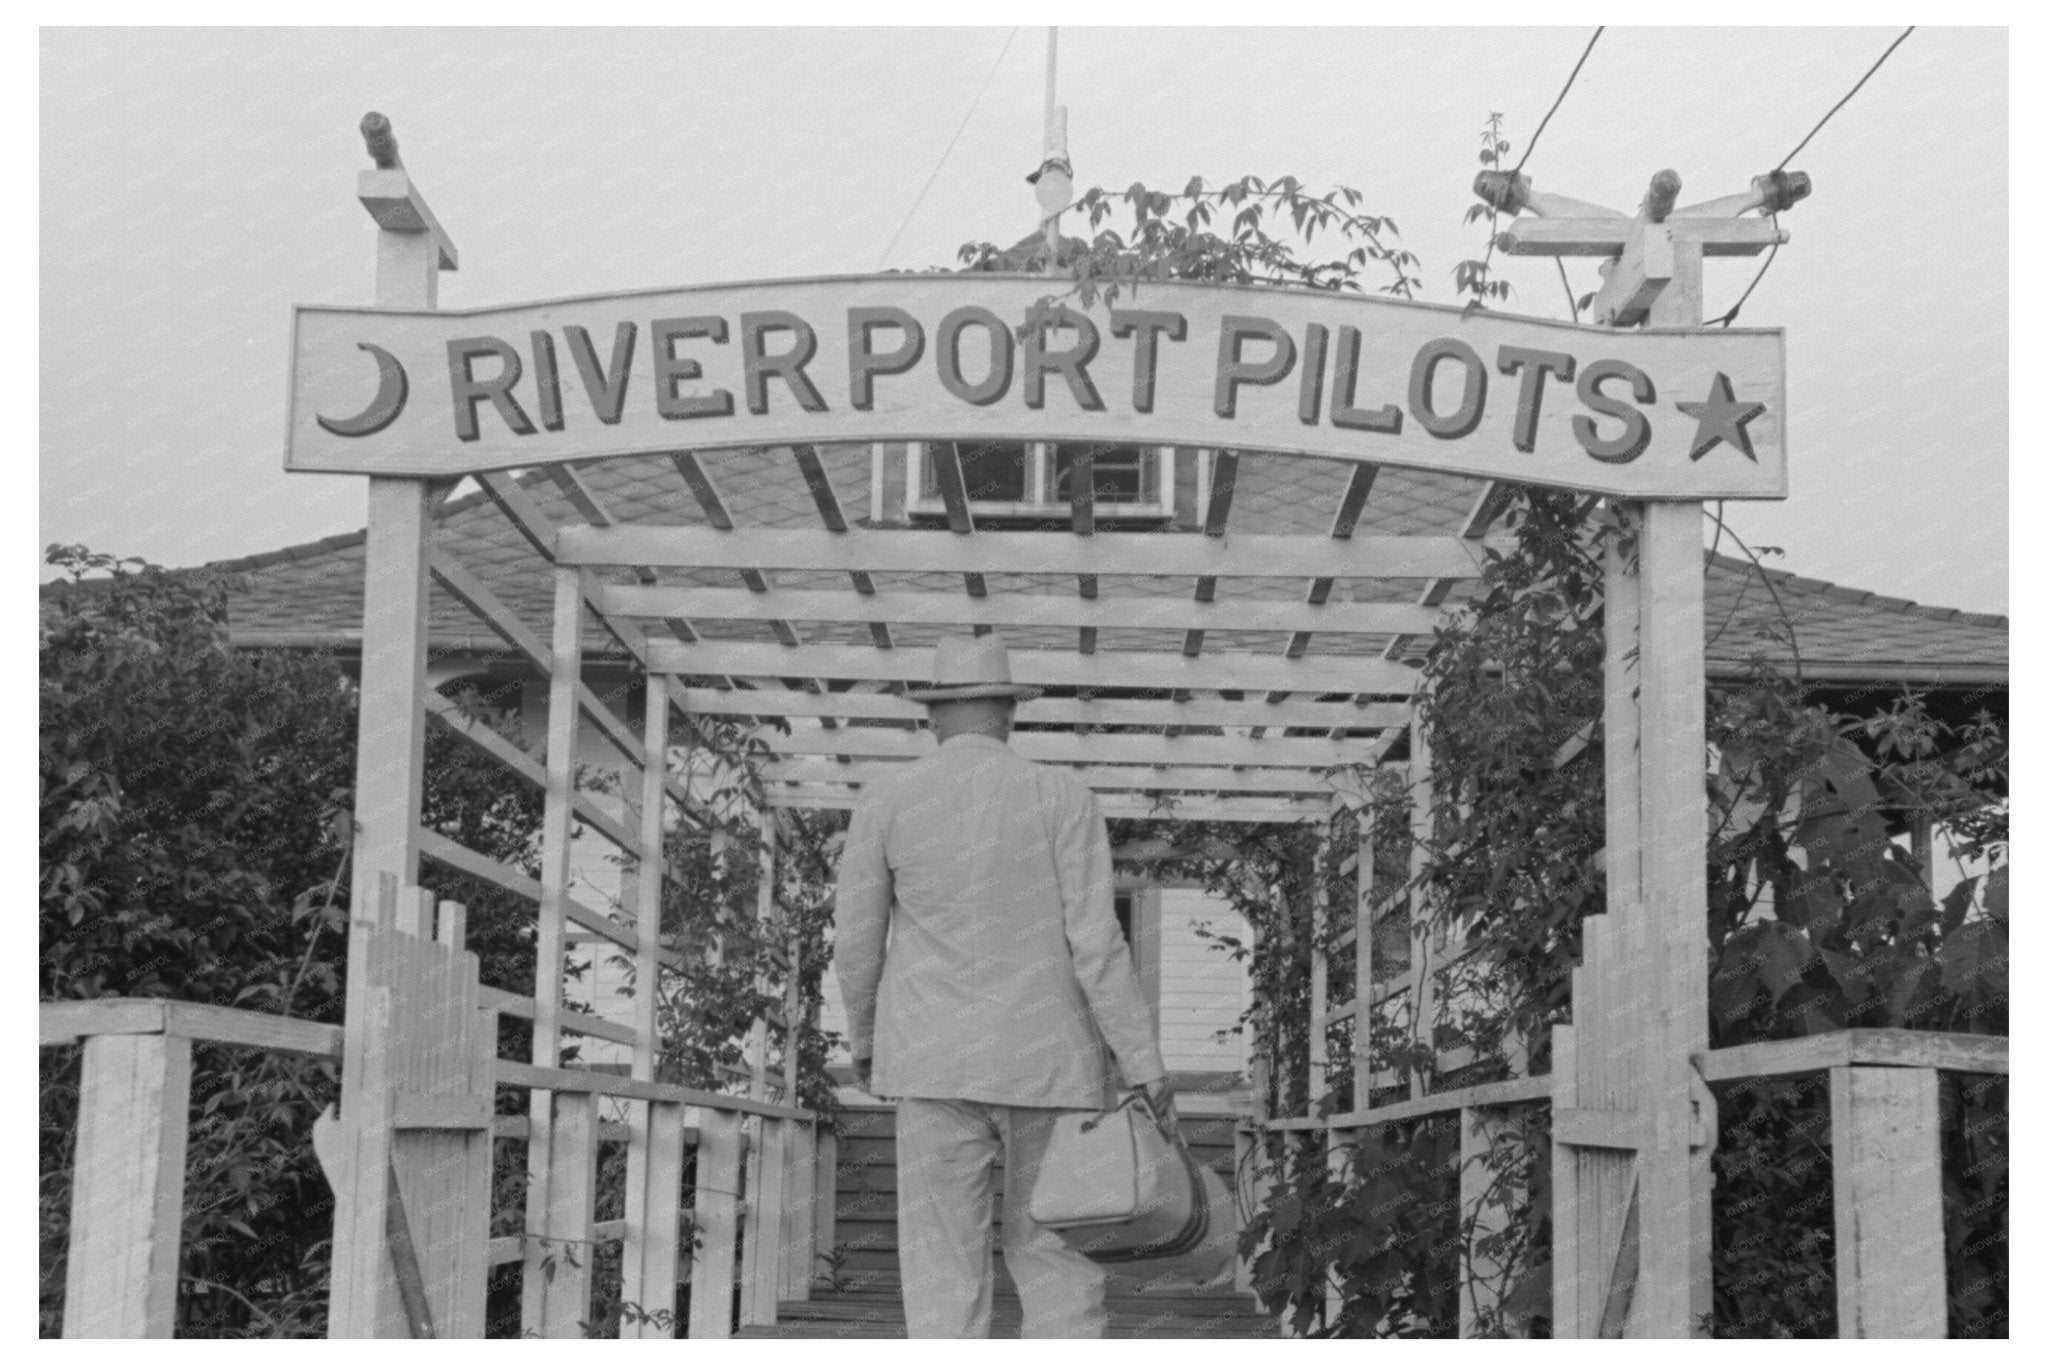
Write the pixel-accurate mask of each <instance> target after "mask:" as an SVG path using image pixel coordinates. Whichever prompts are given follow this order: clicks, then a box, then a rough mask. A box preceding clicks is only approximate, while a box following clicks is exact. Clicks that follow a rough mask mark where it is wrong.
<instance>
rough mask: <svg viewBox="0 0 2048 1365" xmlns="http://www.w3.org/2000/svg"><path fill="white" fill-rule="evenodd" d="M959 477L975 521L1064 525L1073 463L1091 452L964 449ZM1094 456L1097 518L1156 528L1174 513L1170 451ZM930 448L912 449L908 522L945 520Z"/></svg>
mask: <svg viewBox="0 0 2048 1365" xmlns="http://www.w3.org/2000/svg"><path fill="white" fill-rule="evenodd" d="M955 448H956V449H957V450H958V451H959V454H960V473H961V477H962V479H963V481H964V482H965V483H966V485H967V502H968V506H969V507H970V508H971V509H972V510H973V512H974V513H975V515H976V516H977V517H987V518H990V519H994V520H1000V519H1004V518H1017V519H1020V520H1031V519H1040V520H1042V519H1044V518H1046V517H1062V518H1063V517H1068V516H1071V515H1072V510H1073V505H1074V498H1073V483H1074V458H1075V456H1076V455H1078V454H1080V453H1081V452H1082V451H1084V450H1087V449H1090V447H1087V446H1080V445H1072V444H1068V445H1056V444H1053V443H1051V442H1043V441H961V442H959V443H958V444H957V445H956V447H955ZM1092 449H1093V450H1094V453H1095V461H1094V477H1093V479H1092V480H1091V484H1092V486H1093V488H1094V490H1095V499H1094V501H1095V515H1096V516H1097V517H1098V518H1100V519H1104V520H1110V521H1114V520H1118V519H1125V520H1130V519H1137V520H1145V519H1151V520H1154V521H1156V520H1160V519H1163V518H1167V517H1171V516H1172V515H1173V512H1174V506H1173V501H1174V491H1173V490H1174V477H1173V467H1174V456H1175V451H1174V449H1173V447H1171V446H1166V447H1151V446H1137V445H1108V446H1095V447H1092ZM930 450H931V447H930V446H929V445H926V444H923V443H917V442H913V443H912V444H911V445H910V447H909V455H908V459H909V462H910V468H909V470H908V474H909V478H908V479H907V480H906V485H907V487H909V488H910V489H913V490H915V492H914V494H913V495H912V496H911V498H910V500H909V507H908V509H907V510H908V511H909V512H910V514H911V515H912V516H919V517H939V516H944V515H945V513H946V502H945V495H944V494H943V493H942V492H941V491H940V488H939V478H938V462H937V461H936V460H934V459H931V458H929V455H930Z"/></svg>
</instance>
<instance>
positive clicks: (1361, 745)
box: [762, 726, 1378, 769]
mask: <svg viewBox="0 0 2048 1365" xmlns="http://www.w3.org/2000/svg"><path fill="white" fill-rule="evenodd" d="M762 738H763V739H765V740H766V741H767V743H768V746H769V748H770V749H771V750H772V751H773V752H774V754H775V755H776V756H777V757H789V756H795V755H800V754H833V755H845V756H847V757H851V758H923V757H925V756H927V755H929V754H935V753H937V752H938V748H939V746H938V739H937V737H936V736H935V735H933V734H932V733H931V732H930V731H928V730H927V731H908V730H884V729H879V728H877V727H874V726H858V727H852V728H848V729H842V730H829V731H828V730H811V729H805V730H798V731H795V732H794V733H792V734H788V735H783V734H767V735H764V736H762ZM1009 743H1010V748H1011V749H1013V750H1014V751H1016V752H1017V753H1019V754H1021V755H1023V756H1024V757H1025V758H1029V759H1032V760H1034V761H1036V762H1039V763H1171V764H1187V765H1196V764H1219V765H1227V766H1239V767H1258V768H1303V769H1324V768H1335V767H1347V766H1350V765H1352V764H1359V763H1366V762H1369V761H1370V758H1371V753H1372V750H1373V749H1375V748H1377V747H1378V745H1377V742H1376V741H1373V740H1365V739H1349V740H1334V739H1240V738H1237V737H1234V736H1228V735H1182V736H1179V737H1177V738H1169V737H1167V736H1165V735H1063V734H1056V733H1055V734H1048V733H1045V732H1043V731H1031V730H1027V731H1023V732H1021V733H1013V734H1012V735H1011V736H1010V741H1009Z"/></svg>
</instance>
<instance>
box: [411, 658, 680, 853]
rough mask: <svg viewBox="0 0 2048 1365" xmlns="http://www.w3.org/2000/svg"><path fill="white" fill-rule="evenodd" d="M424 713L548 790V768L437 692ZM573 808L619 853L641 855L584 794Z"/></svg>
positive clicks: (633, 842)
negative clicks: (615, 847)
mask: <svg viewBox="0 0 2048 1365" xmlns="http://www.w3.org/2000/svg"><path fill="white" fill-rule="evenodd" d="M427 714H428V715H430V716H432V717H433V718H434V719H435V720H438V721H439V722H441V724H442V725H443V726H445V727H447V729H449V730H450V731H452V732H453V733H454V734H456V735H459V736H461V737H462V738H463V739H464V740H466V741H468V742H469V743H470V744H472V745H474V746H475V747H476V748H478V749H481V750H482V751H483V752H484V753H486V754H489V755H490V756H491V757H492V758H494V759H496V760H497V761H498V762H499V763H500V764H502V765H503V766H504V767H505V769H506V771H508V772H510V773H511V774H512V775H513V776H514V777H517V778H518V779H519V780H520V781H522V782H524V783H526V784H527V785H528V786H530V787H532V788H534V789H535V790H536V791H546V790H547V785H548V775H547V769H545V768H543V767H542V766H541V764H540V762H539V760H537V759H535V758H534V757H533V755H531V754H529V753H527V752H526V751H525V750H524V749H522V748H520V747H519V746H518V745H516V744H514V743H513V742H512V741H511V740H509V739H507V738H505V737H504V736H503V735H501V734H499V733H498V732H497V731H495V730H493V729H491V728H490V727H489V726H488V725H485V724H484V723H483V722H481V721H479V720H475V719H473V718H471V717H469V716H466V715H464V714H463V713H462V708H461V707H459V706H457V705H456V704H455V703H454V702H452V701H450V700H448V698H446V697H444V696H442V695H441V694H440V693H438V692H430V693H428V694H427ZM575 806H576V818H577V819H579V820H581V821H583V823H584V824H586V825H589V826H590V827H591V828H592V829H594V830H596V831H597V832H598V833H599V834H602V835H603V836H604V837H605V838H607V839H609V840H610V841H611V842H612V843H613V844H614V845H616V846H617V848H618V850H619V851H620V852H621V853H624V854H626V855H627V856H628V857H635V858H637V857H639V856H640V842H639V840H638V839H636V838H635V837H634V836H633V835H632V833H631V832H629V831H628V830H627V829H626V827H625V826H624V825H622V824H620V823H619V822H618V821H617V820H614V819H613V818H612V817H611V816H609V815H607V814H606V813H605V812H604V811H603V810H601V809H600V808H599V807H598V805H597V803H596V802H595V801H592V800H591V799H590V797H589V796H588V795H587V794H585V793H583V792H578V793H577V794H576V799H575Z"/></svg>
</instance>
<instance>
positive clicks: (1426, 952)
mask: <svg viewBox="0 0 2048 1365" xmlns="http://www.w3.org/2000/svg"><path fill="white" fill-rule="evenodd" d="M1434 792H1435V784H1434V783H1433V782H1432V781H1431V779H1430V753H1429V734H1428V732H1427V731H1426V730H1425V729H1424V728H1423V725H1422V717H1421V716H1420V715H1418V714H1417V713H1416V712H1415V710H1414V708H1413V707H1411V708H1410V709H1409V713H1408V799H1409V802H1410V804H1409V808H1408V824H1409V831H1410V838H1411V841H1412V842H1411V843H1410V844H1409V847H1408V877H1409V880H1410V881H1411V882H1413V883H1414V885H1413V886H1412V887H1411V888H1410V890H1409V892H1408V945H1409V946H1408V1008H1409V1010H1410V1013H1411V1018H1412V1020H1413V1035H1412V1036H1413V1037H1414V1038H1415V1039H1416V1040H1417V1041H1418V1042H1420V1043H1421V1044H1422V1045H1423V1047H1424V1048H1425V1049H1426V1052H1425V1057H1426V1060H1425V1062H1424V1063H1423V1065H1422V1066H1421V1067H1418V1068H1416V1069H1415V1070H1413V1071H1411V1072H1410V1073H1409V1076H1408V1097H1409V1098H1410V1099H1417V1100H1419V1099H1421V1098H1422V1092H1423V1088H1424V1086H1425V1085H1426V1084H1427V1081H1426V1079H1425V1073H1429V1074H1430V1075H1433V1074H1434V1073H1435V1071H1436V987H1435V986H1434V984H1432V982H1431V980H1430V972H1431V971H1432V969H1433V968H1434V967H1435V963H1434V962H1433V961H1432V958H1433V957H1434V954H1432V953H1431V951H1430V945H1431V944H1433V943H1434V942H1435V941H1436V935H1435V934H1433V933H1431V932H1430V929H1429V898H1428V896H1426V895H1425V894H1424V893H1423V890H1422V886H1421V881H1422V876H1423V874H1424V873H1425V872H1426V871H1428V869H1429V843H1430V839H1431V837H1432V833H1433V831H1434V829H1435V824H1434V822H1433V819H1432V806H1433V804H1434V801H1435V796H1434Z"/></svg>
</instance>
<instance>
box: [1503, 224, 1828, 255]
mask: <svg viewBox="0 0 2048 1365" xmlns="http://www.w3.org/2000/svg"><path fill="white" fill-rule="evenodd" d="M1664 224H1665V226H1667V227H1669V228H1670V229H1671V235H1672V238H1673V240H1674V241H1680V242H1687V243H1691V244H1695V245H1696V249H1697V250H1699V251H1700V253H1701V254H1702V255H1706V256H1754V255H1757V254H1758V253H1759V252H1762V251H1765V250H1767V249H1769V248H1770V247H1772V246H1775V245H1781V244H1783V243H1785V242H1789V241H1791V240H1792V234H1791V233H1789V232H1786V231H1784V230H1783V229H1781V228H1779V227H1777V226H1776V225H1775V224H1773V223H1772V222H1771V221H1770V220H1769V219H1767V218H1699V217H1683V216H1679V215H1673V216H1672V217H1670V218H1667V219H1665V220H1664ZM1635 226H1636V220H1635V219H1633V218H1531V217H1522V218H1517V219H1515V220H1514V221H1513V222H1512V223H1510V224H1508V226H1507V227H1505V228H1503V229H1502V230H1501V234H1500V238H1501V249H1502V250H1503V251H1505V252H1506V253H1507V254H1508V255H1510V256H1619V255H1620V254H1621V250H1622V248H1623V247H1624V246H1625V245H1626V244H1627V242H1628V239H1629V236H1630V234H1631V233H1633V232H1634V230H1635Z"/></svg>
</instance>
